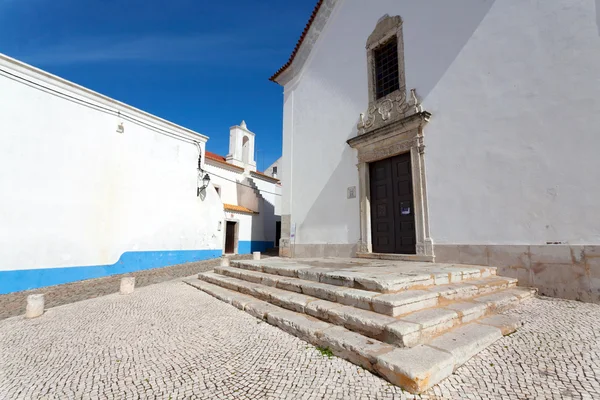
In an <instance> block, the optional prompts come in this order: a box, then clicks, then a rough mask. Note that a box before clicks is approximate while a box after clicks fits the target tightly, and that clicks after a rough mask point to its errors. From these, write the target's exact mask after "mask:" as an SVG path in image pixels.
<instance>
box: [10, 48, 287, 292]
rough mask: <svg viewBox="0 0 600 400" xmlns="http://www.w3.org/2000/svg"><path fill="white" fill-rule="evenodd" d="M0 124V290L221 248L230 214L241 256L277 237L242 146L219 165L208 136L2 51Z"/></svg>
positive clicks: (153, 264)
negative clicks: (240, 207)
mask: <svg viewBox="0 0 600 400" xmlns="http://www.w3.org/2000/svg"><path fill="white" fill-rule="evenodd" d="M0 121H1V125H0V126H1V128H0V129H1V130H0V163H2V168H0V193H1V195H0V294H6V293H11V292H17V291H21V290H27V289H34V288H40V287H44V286H50V285H57V284H62V283H67V282H73V281H78V280H83V279H90V278H97V277H102V276H107V275H113V274H122V273H127V272H133V271H138V270H143V269H150V268H157V267H163V266H167V265H173V264H179V263H184V262H190V261H197V260H203V259H209V258H215V257H220V256H221V255H222V253H223V251H224V246H225V245H226V239H225V235H224V232H225V231H226V228H225V225H226V224H227V223H228V221H230V220H231V221H239V222H240V224H239V225H240V226H239V229H238V230H236V235H237V236H236V237H237V238H238V239H239V240H240V241H239V242H238V243H237V245H236V246H237V247H238V248H237V252H239V253H244V252H250V251H251V250H254V249H256V250H264V249H265V248H267V247H270V246H269V244H268V243H273V242H274V241H275V217H274V215H273V213H274V206H273V204H275V201H276V200H275V199H276V198H280V196H278V195H277V190H278V189H276V188H277V187H278V186H277V181H276V180H274V179H272V178H271V177H263V176H262V175H261V174H260V173H257V172H255V171H256V167H255V166H254V165H253V164H252V162H251V163H250V164H252V165H248V171H247V173H244V171H245V170H244V168H240V167H236V166H235V165H242V164H241V163H243V161H244V160H249V157H250V156H249V155H250V154H252V151H251V150H250V149H249V148H248V147H247V146H246V147H243V148H242V153H241V155H240V153H239V152H238V151H237V150H236V151H232V154H231V156H232V157H233V159H232V160H231V163H232V164H231V165H230V164H225V166H226V167H225V168H221V169H220V168H219V167H216V166H214V165H212V164H213V161H212V160H211V161H208V162H207V157H206V156H205V154H204V153H205V145H206V142H207V139H208V138H207V137H206V136H204V135H201V134H199V133H197V132H194V131H191V130H189V129H186V128H184V127H181V126H178V125H176V124H174V123H171V122H169V121H166V120H164V119H161V118H158V117H156V116H153V115H150V114H148V113H146V112H144V111H141V110H139V109H136V108H134V107H131V106H129V105H126V104H123V103H121V102H118V101H116V100H113V99H110V98H108V97H106V96H103V95H101V94H99V93H96V92H93V91H91V90H89V89H86V88H84V87H81V86H79V85H76V84H74V83H72V82H69V81H66V80H64V79H61V78H59V77H57V76H54V75H51V74H49V73H47V72H44V71H41V70H39V69H37V68H34V67H32V66H30V65H27V64H24V63H22V62H19V61H17V60H14V59H12V58H10V57H7V56H5V55H1V54H0ZM239 129H240V130H242V131H243V130H244V128H243V127H239ZM246 136H247V137H250V136H252V141H251V145H252V146H253V141H254V138H253V135H252V134H251V132H249V131H248V132H246ZM246 136H244V137H246ZM244 137H242V136H240V140H244ZM252 159H253V157H252ZM227 168H230V169H235V168H237V170H235V171H233V172H231V171H230V170H228V169H227ZM207 173H208V176H209V178H212V179H213V182H215V183H217V184H218V185H220V187H221V188H222V189H223V195H224V196H230V198H229V197H228V198H227V201H226V203H227V204H231V205H243V206H246V207H248V208H250V209H251V211H252V212H251V213H250V214H248V213H245V212H238V211H232V212H230V213H225V212H224V205H223V201H222V200H221V198H220V196H219V194H218V193H217V191H216V190H215V189H214V187H213V186H212V185H211V184H210V183H208V182H207V181H205V180H204V179H203V178H205V177H206V175H207ZM227 174H231V175H232V179H233V180H234V181H236V182H237V180H239V183H237V184H233V185H234V187H236V185H237V187H239V188H242V189H243V190H239V192H235V191H230V186H228V184H227V183H226V181H223V182H221V181H220V179H222V178H220V177H217V175H221V176H225V177H226V176H227ZM242 177H243V179H242ZM245 185H247V186H248V187H247V186H245ZM267 192H269V193H267ZM257 193H260V195H259V194H257ZM270 193H273V194H270ZM253 198H254V199H253ZM250 204H252V207H251V206H250ZM225 207H227V206H225ZM267 215H269V216H268V217H266V216H267ZM247 219H248V220H252V224H250V223H245V220H247ZM263 219H264V220H265V221H267V222H268V223H267V222H263ZM255 221H257V222H256V223H255ZM263 225H264V231H263Z"/></svg>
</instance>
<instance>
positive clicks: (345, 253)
mask: <svg viewBox="0 0 600 400" xmlns="http://www.w3.org/2000/svg"><path fill="white" fill-rule="evenodd" d="M357 251H358V245H357V244H292V245H290V246H289V247H288V248H287V249H286V250H285V254H287V255H283V254H284V252H282V248H281V247H280V248H279V256H280V257H291V258H320V257H355V256H356V252H357Z"/></svg>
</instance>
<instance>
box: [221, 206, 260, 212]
mask: <svg viewBox="0 0 600 400" xmlns="http://www.w3.org/2000/svg"><path fill="white" fill-rule="evenodd" d="M223 209H224V210H225V211H234V212H243V213H248V214H258V213H257V212H256V211H252V210H251V209H249V208H246V207H242V206H236V205H235V204H223Z"/></svg>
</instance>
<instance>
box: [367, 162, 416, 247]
mask: <svg viewBox="0 0 600 400" xmlns="http://www.w3.org/2000/svg"><path fill="white" fill-rule="evenodd" d="M369 169H370V171H369V172H370V181H371V187H370V189H371V240H372V243H373V252H374V253H396V254H415V253H416V232H415V215H414V204H413V202H414V201H413V186H412V171H411V165H410V153H406V154H401V155H398V156H395V157H392V158H387V159H385V160H381V161H376V162H374V163H371V164H370V165H369Z"/></svg>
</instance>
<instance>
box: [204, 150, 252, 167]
mask: <svg viewBox="0 0 600 400" xmlns="http://www.w3.org/2000/svg"><path fill="white" fill-rule="evenodd" d="M204 154H205V157H206V159H208V160H213V161H216V162H218V163H221V164H225V165H227V166H228V167H233V168H237V169H239V170H240V171H243V170H244V168H242V167H238V166H237V165H233V164H231V163H228V162H227V159H226V158H225V157H223V156H220V155H218V154H216V153H213V152H210V151H205V152H204Z"/></svg>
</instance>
